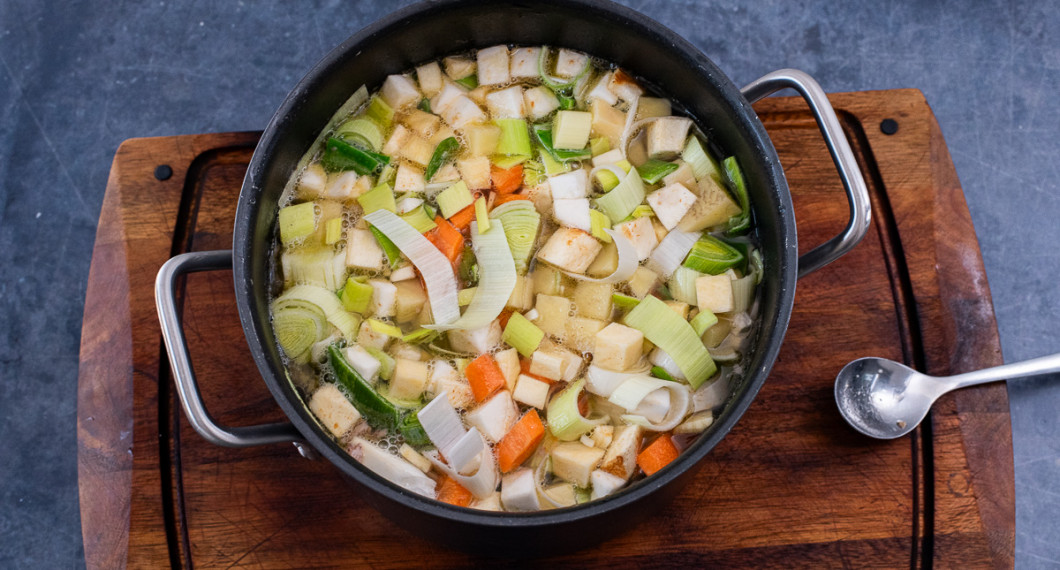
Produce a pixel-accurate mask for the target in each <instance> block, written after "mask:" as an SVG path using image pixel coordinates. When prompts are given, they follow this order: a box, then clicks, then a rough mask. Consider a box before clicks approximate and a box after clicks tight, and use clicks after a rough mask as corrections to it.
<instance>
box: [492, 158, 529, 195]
mask: <svg viewBox="0 0 1060 570" xmlns="http://www.w3.org/2000/svg"><path fill="white" fill-rule="evenodd" d="M490 183H491V184H492V186H493V190H494V192H496V193H498V194H511V193H512V192H515V191H517V190H519V188H520V187H522V185H523V165H522V164H516V165H515V166H513V167H511V168H509V169H507V170H502V169H500V168H497V167H496V166H490Z"/></svg>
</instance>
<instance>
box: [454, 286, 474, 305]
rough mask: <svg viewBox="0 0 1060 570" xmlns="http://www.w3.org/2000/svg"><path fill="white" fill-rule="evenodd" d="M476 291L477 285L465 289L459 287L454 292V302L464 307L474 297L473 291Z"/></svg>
mask: <svg viewBox="0 0 1060 570" xmlns="http://www.w3.org/2000/svg"><path fill="white" fill-rule="evenodd" d="M477 291H478V287H468V288H467V289H461V290H460V291H459V292H457V294H456V303H457V304H458V305H460V306H461V307H466V306H468V305H470V304H471V300H472V299H474V298H475V293H476V292H477Z"/></svg>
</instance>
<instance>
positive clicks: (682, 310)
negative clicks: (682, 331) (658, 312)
mask: <svg viewBox="0 0 1060 570" xmlns="http://www.w3.org/2000/svg"><path fill="white" fill-rule="evenodd" d="M664 302H665V303H666V306H667V307H670V308H671V309H673V311H674V312H675V313H677V314H678V315H679V316H680V317H681V318H682V319H685V320H686V321H687V320H688V308H689V307H688V303H682V302H681V301H664Z"/></svg>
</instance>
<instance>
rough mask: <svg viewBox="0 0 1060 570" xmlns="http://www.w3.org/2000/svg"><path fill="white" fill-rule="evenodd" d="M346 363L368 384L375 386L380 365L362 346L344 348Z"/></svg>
mask: <svg viewBox="0 0 1060 570" xmlns="http://www.w3.org/2000/svg"><path fill="white" fill-rule="evenodd" d="M343 354H344V356H345V357H346V361H347V362H349V363H350V366H351V367H352V368H353V369H354V370H356V371H357V373H358V374H360V375H361V378H364V379H365V381H366V382H368V383H369V384H375V381H376V380H378V379H379V368H380V367H382V364H381V363H380V362H379V361H378V360H376V358H375V357H374V356H372V355H371V354H369V353H368V351H367V350H365V349H364V347H363V346H361V345H359V344H354V345H350V346H348V347H346V349H345V350H344V351H343Z"/></svg>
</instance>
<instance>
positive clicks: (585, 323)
mask: <svg viewBox="0 0 1060 570" xmlns="http://www.w3.org/2000/svg"><path fill="white" fill-rule="evenodd" d="M606 326H607V323H606V322H604V321H601V320H597V319H590V318H586V317H572V318H571V319H570V320H568V321H567V329H566V331H565V334H564V337H563V343H564V344H566V345H567V346H569V347H571V348H573V349H574V350H577V351H578V352H589V351H591V350H592V349H593V342H594V341H593V339H594V338H595V337H596V333H598V332H600V331H601V330H603V328H604V327H606Z"/></svg>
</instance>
